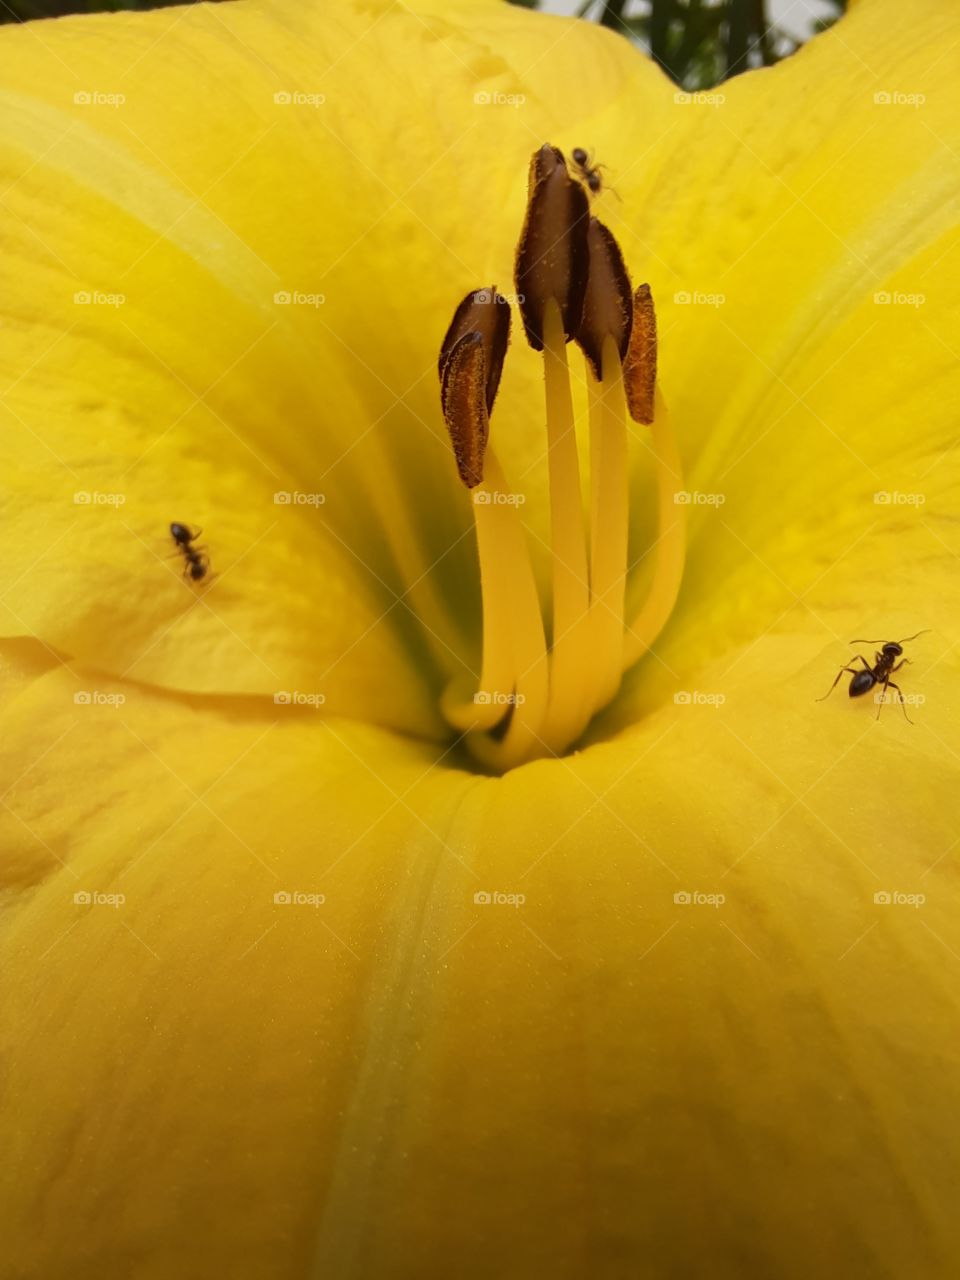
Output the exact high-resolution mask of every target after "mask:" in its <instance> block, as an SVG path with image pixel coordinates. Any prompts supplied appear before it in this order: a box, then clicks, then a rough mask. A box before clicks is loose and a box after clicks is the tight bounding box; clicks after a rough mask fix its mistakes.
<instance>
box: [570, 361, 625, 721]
mask: <svg viewBox="0 0 960 1280" xmlns="http://www.w3.org/2000/svg"><path fill="white" fill-rule="evenodd" d="M601 375H602V376H601V380H600V382H597V381H596V379H594V377H593V376H592V374H590V373H589V371H588V376H589V382H590V459H591V465H590V532H591V537H590V663H589V666H588V667H587V668H585V670H584V672H583V674H582V676H581V680H582V681H584V680H587V679H589V682H590V691H591V701H590V705H589V707H588V713H589V714H592V713H593V712H594V711H598V710H599V709H600V708H601V707H605V706H606V705H607V703H608V702H610V700H611V699H612V698H613V697H614V695H615V694H616V692H617V690H618V689H619V688H620V678H621V675H622V672H623V645H624V637H623V612H624V595H625V592H626V583H627V535H628V527H629V486H628V460H627V424H626V403H625V400H624V392H623V376H622V373H621V369H620V356H619V352H618V351H617V346H616V343H615V342H614V341H613V339H612V338H605V339H604V343H603V358H602V368H601Z"/></svg>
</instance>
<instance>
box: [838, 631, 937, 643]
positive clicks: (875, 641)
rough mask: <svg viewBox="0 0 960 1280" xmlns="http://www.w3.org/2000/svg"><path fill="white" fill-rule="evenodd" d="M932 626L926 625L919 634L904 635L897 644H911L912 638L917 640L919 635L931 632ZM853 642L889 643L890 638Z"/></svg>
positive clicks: (853, 641) (852, 641) (855, 641)
mask: <svg viewBox="0 0 960 1280" xmlns="http://www.w3.org/2000/svg"><path fill="white" fill-rule="evenodd" d="M929 631H930V628H929V627H924V628H923V630H922V631H918V632H917V635H913V636H904V637H903V639H902V640H897V641H895V643H896V644H909V643H910V641H911V640H916V638H917V636H925V635H927V634H928V633H929ZM850 643H851V644H889V643H890V641H889V640H851V641H850Z"/></svg>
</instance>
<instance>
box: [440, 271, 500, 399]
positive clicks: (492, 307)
mask: <svg viewBox="0 0 960 1280" xmlns="http://www.w3.org/2000/svg"><path fill="white" fill-rule="evenodd" d="M467 333H475V334H478V335H479V336H480V338H481V340H482V342H483V350H484V367H485V369H486V401H487V413H492V412H493V402H494V400H495V399H496V398H497V388H498V387H499V386H500V374H501V373H502V372H503V361H504V357H505V356H506V354H507V346H508V345H509V343H510V304H509V303H508V302H507V300H506V298H505V297H504V296H503V294H502V293H498V292H497V287H496V285H491V286H490V288H489V289H474V290H473V291H472V292H471V293H468V294H467V296H466V297H465V298H464V300H463V301H462V302H461V303H460V305H459V306H458V307H457V309H456V311H455V312H454V313H453V319H452V320H451V321H450V328H449V329H448V330H447V333H446V337H445V338H444V340H443V344H442V345H441V347H440V361H439V366H438V372H439V374H440V381H441V382H443V371H444V368H445V366H446V363H447V361H448V360H449V358H450V354H451V352H452V351H453V349H454V347H455V346H456V345H457V343H458V342H459V341H460V339H461V338H462V337H463V336H464V334H467Z"/></svg>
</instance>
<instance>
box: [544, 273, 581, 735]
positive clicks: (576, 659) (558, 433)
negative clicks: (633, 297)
mask: <svg viewBox="0 0 960 1280" xmlns="http://www.w3.org/2000/svg"><path fill="white" fill-rule="evenodd" d="M543 320H544V324H543V336H544V378H545V383H546V402H547V444H548V454H547V460H548V467H549V473H550V540H551V544H552V551H553V646H552V648H551V650H550V705H549V708H548V710H547V717H546V720H545V721H544V728H543V737H544V740H545V741H547V742H550V743H556V742H559V743H562V744H563V746H566V745H568V744H569V743H571V742H573V741H575V739H576V738H578V737H579V736H580V734H581V733H582V732H583V730H584V728H585V727H586V724H587V721H588V720H589V717H590V711H589V708H588V707H587V706H586V699H585V697H584V688H583V674H584V672H585V671H587V670H589V667H590V652H589V636H588V633H587V619H588V610H589V606H590V589H589V588H590V583H589V578H588V576H587V574H588V570H587V544H586V538H585V537H584V530H583V499H582V491H581V488H580V461H579V458H578V456H577V437H576V431H575V428H574V415H573V398H572V396H571V394H570V371H569V369H568V367H567V349H566V345H565V343H564V334H563V324H562V320H561V316H560V308H559V306H558V304H557V302H556V301H555V300H554V299H552V298H551V299H549V300H548V302H547V305H546V307H545V308H544V318H543ZM561 749H562V748H561Z"/></svg>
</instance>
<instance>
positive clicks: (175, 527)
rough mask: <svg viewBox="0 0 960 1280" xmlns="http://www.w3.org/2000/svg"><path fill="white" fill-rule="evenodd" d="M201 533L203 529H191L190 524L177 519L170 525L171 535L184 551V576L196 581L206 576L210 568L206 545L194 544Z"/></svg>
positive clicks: (178, 546) (179, 548)
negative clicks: (196, 545)
mask: <svg viewBox="0 0 960 1280" xmlns="http://www.w3.org/2000/svg"><path fill="white" fill-rule="evenodd" d="M201 533H203V530H202V529H191V528H190V526H189V525H186V524H177V522H176V521H174V522H173V524H171V525H170V536H171V538H173V540H174V542H175V543H176V544H177V548H178V550H180V551H182V552H183V560H184V564H183V576H184V577H185V578H192V579H193V581H194V582H199V581H200V579H201V578H205V577H206V575H207V570H208V569H209V568H210V559H209V557H208V556H207V550H206V547H195V546H193V545H192V544H193V543H194V542H195V541H196V540H197V538H199V537H200V535H201Z"/></svg>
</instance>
